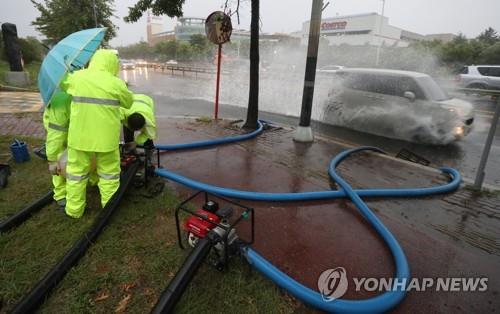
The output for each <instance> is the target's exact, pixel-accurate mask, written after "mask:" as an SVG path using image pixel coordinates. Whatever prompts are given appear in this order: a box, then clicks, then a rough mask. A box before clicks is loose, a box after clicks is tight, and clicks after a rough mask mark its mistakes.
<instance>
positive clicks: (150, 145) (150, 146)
mask: <svg viewBox="0 0 500 314" xmlns="http://www.w3.org/2000/svg"><path fill="white" fill-rule="evenodd" d="M143 146H144V148H145V149H154V148H155V144H154V143H153V140H151V139H149V140H147V141H145V142H144V145H143Z"/></svg>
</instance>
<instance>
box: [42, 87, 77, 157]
mask: <svg viewBox="0 0 500 314" xmlns="http://www.w3.org/2000/svg"><path fill="white" fill-rule="evenodd" d="M70 105H71V95H68V94H67V93H65V92H61V91H59V92H57V93H56V94H55V95H54V97H53V98H52V100H51V102H50V104H49V105H48V106H47V107H46V108H45V111H44V113H43V125H44V127H45V130H46V131H47V139H46V143H45V149H46V151H47V160H48V161H57V160H58V159H59V157H60V156H61V154H62V153H63V151H64V150H65V149H66V146H67V143H68V126H69V117H70V108H71V107H70Z"/></svg>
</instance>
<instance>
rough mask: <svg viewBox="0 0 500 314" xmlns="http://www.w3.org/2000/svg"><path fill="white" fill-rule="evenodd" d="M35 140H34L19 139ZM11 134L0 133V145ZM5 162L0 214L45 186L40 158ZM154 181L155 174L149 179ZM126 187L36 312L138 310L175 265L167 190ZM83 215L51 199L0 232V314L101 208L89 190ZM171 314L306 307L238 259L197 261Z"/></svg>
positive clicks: (151, 300)
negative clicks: (8, 172) (221, 263)
mask: <svg viewBox="0 0 500 314" xmlns="http://www.w3.org/2000/svg"><path fill="white" fill-rule="evenodd" d="M24 140H26V141H27V142H28V143H30V144H33V145H37V144H39V143H40V140H35V139H30V138H24ZM10 141H11V138H10V137H9V138H6V137H0V148H1V149H2V151H6V148H7V146H8V144H9V143H10ZM11 165H12V176H11V177H10V182H9V186H8V187H7V188H6V189H4V190H0V219H3V218H4V217H5V216H8V215H10V214H12V213H13V212H16V211H17V210H19V209H21V208H22V207H23V205H25V204H27V203H29V202H30V201H32V200H33V199H35V198H37V197H39V196H41V195H43V194H44V193H45V192H47V191H48V190H49V188H50V182H49V180H50V179H49V176H48V174H47V171H46V168H47V167H46V164H45V162H43V161H42V160H40V159H39V158H38V157H36V156H32V160H31V161H30V162H27V163H23V164H14V163H12V162H11ZM156 180H160V179H156ZM144 193H145V191H144V189H143V188H141V189H137V188H131V189H130V190H129V192H128V194H127V195H126V197H125V198H124V199H123V201H122V205H121V206H120V208H119V210H118V211H117V212H116V213H115V215H114V216H113V217H112V219H111V222H110V223H109V225H108V226H107V228H106V229H105V230H104V232H103V233H102V234H101V236H100V237H99V239H98V240H97V241H96V243H95V244H94V245H93V246H92V247H91V248H90V250H89V251H88V252H87V254H86V255H85V256H84V258H83V259H82V260H81V261H80V263H79V265H78V266H77V267H75V268H73V269H72V270H71V271H70V272H69V273H68V274H67V275H66V277H65V279H64V280H63V281H62V282H61V283H60V284H59V286H58V287H57V288H56V289H55V291H54V292H53V294H52V295H51V296H50V298H49V299H48V300H47V301H46V302H45V304H44V305H43V306H42V308H41V312H42V313H112V312H115V311H116V312H127V313H144V312H149V310H150V309H151V307H152V306H153V305H154V304H155V302H156V300H157V298H158V297H159V295H160V293H161V291H162V290H163V289H164V288H165V286H166V285H167V283H168V282H169V280H170V279H171V278H172V277H173V275H174V274H175V272H176V271H177V269H178V268H179V267H180V265H181V264H182V261H183V260H184V258H185V257H186V255H187V253H188V250H186V251H182V250H180V249H179V248H178V246H177V244H176V237H175V223H174V219H173V210H174V208H175V206H176V204H178V202H179V200H178V199H177V197H176V196H175V195H173V194H172V192H171V191H169V190H167V189H166V190H164V191H163V192H162V193H161V194H159V195H158V196H156V197H155V198H144V197H143V196H141V195H142V194H144ZM88 199H89V201H90V202H89V203H90V204H89V205H88V208H87V210H86V213H85V215H84V217H83V218H82V219H80V220H74V219H71V218H68V217H66V216H65V215H64V214H62V213H60V212H59V211H57V209H56V206H55V205H54V204H52V205H51V206H48V207H46V208H44V209H42V210H41V211H40V212H39V213H37V214H36V215H35V216H34V217H33V218H31V219H29V220H28V221H27V222H25V223H24V224H23V225H21V226H19V227H18V228H17V229H14V230H13V231H11V232H9V233H7V234H4V235H0V313H5V312H8V311H9V310H10V309H12V307H13V306H14V305H15V304H16V302H17V301H19V300H20V298H21V297H22V296H23V295H24V294H26V293H27V292H28V291H29V290H30V288H31V287H33V285H34V284H35V283H36V282H38V280H39V279H40V278H41V277H42V276H43V275H44V274H45V273H46V272H47V271H48V270H49V269H50V268H51V266H52V265H53V264H55V263H56V261H58V260H59V258H60V257H61V256H62V255H63V254H64V253H65V251H66V250H67V249H68V248H69V247H71V245H72V244H73V243H74V242H75V241H76V239H77V238H78V237H79V235H80V234H81V233H82V232H83V231H84V230H86V229H87V228H88V227H89V226H90V225H91V223H92V221H93V219H94V218H95V217H96V214H97V213H98V212H99V211H100V210H101V208H100V205H99V204H98V192H97V191H96V189H92V188H90V189H89V191H88ZM177 310H178V312H179V313H292V312H295V313H297V312H304V311H309V310H308V309H307V308H304V307H303V305H301V303H299V302H297V301H295V300H293V299H292V298H290V297H289V296H287V295H284V294H282V293H281V292H280V290H279V289H278V288H277V287H276V286H275V285H274V284H273V283H272V282H270V281H268V280H267V279H265V278H264V277H262V276H261V275H260V274H258V273H257V272H256V271H249V268H248V266H247V264H246V262H244V261H243V260H241V259H239V258H236V259H234V260H233V262H232V264H231V267H230V269H229V271H228V272H227V273H224V274H221V273H220V272H218V271H217V270H215V269H213V268H212V267H209V266H207V265H204V266H202V268H201V269H200V271H199V272H198V274H197V276H196V277H195V279H194V281H193V283H192V284H191V285H190V286H189V287H188V289H187V291H186V293H185V294H184V296H183V298H182V300H181V303H180V304H179V305H178V307H177Z"/></svg>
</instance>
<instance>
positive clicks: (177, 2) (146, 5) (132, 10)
mask: <svg viewBox="0 0 500 314" xmlns="http://www.w3.org/2000/svg"><path fill="white" fill-rule="evenodd" d="M184 2H185V0H139V1H137V3H136V4H135V5H134V6H133V7H129V8H128V16H126V17H125V18H124V20H125V22H127V23H132V22H137V21H138V20H139V19H140V18H141V17H142V15H143V14H144V12H146V11H147V10H149V9H151V11H152V12H153V14H154V15H163V14H165V15H167V16H168V17H180V16H182V6H183V5H184Z"/></svg>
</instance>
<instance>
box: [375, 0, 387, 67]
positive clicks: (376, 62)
mask: <svg viewBox="0 0 500 314" xmlns="http://www.w3.org/2000/svg"><path fill="white" fill-rule="evenodd" d="M384 9H385V0H382V16H381V17H380V22H379V23H378V36H379V38H380V40H379V44H378V46H377V58H376V59H375V65H376V66H378V64H379V61H380V47H381V46H382V23H383V22H384Z"/></svg>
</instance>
